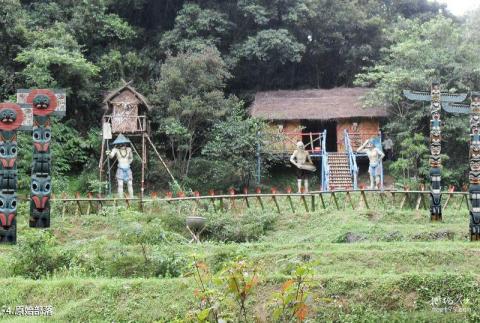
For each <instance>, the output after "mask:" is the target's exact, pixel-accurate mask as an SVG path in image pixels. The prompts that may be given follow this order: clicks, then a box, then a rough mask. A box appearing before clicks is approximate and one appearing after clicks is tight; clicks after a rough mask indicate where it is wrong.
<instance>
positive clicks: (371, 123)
mask: <svg viewBox="0 0 480 323" xmlns="http://www.w3.org/2000/svg"><path fill="white" fill-rule="evenodd" d="M354 122H357V123H358V132H360V133H363V134H369V135H370V134H371V136H373V135H374V134H376V133H378V132H379V130H380V123H379V121H378V119H374V118H365V119H364V118H362V119H345V120H339V121H338V122H337V149H338V151H339V152H343V151H345V145H344V144H343V141H344V130H345V129H347V131H349V132H351V131H352V128H353V123H354ZM327 136H328V134H327ZM350 139H351V141H352V148H353V149H354V150H356V149H357V148H358V147H359V146H360V145H361V144H362V139H361V138H360V137H358V136H353V137H351V138H350Z"/></svg>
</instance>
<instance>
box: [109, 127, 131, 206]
mask: <svg viewBox="0 0 480 323" xmlns="http://www.w3.org/2000/svg"><path fill="white" fill-rule="evenodd" d="M113 145H114V146H115V148H113V149H112V151H109V150H107V151H106V154H107V156H108V158H113V157H117V161H118V167H117V174H116V176H115V177H116V178H117V184H118V186H117V190H118V191H117V192H118V197H119V198H123V183H124V182H126V183H127V189H128V196H129V197H130V198H133V176H132V170H131V169H130V164H131V163H132V162H133V153H132V148H131V147H129V145H131V142H130V140H128V138H126V137H125V136H124V135H122V134H120V135H118V137H117V139H115V141H114V142H113Z"/></svg>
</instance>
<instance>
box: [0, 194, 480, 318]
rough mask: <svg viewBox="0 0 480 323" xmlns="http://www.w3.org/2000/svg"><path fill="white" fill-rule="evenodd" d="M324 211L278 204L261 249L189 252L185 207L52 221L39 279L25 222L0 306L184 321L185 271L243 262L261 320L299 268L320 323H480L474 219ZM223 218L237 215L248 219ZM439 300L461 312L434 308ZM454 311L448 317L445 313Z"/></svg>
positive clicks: (8, 254)
mask: <svg viewBox="0 0 480 323" xmlns="http://www.w3.org/2000/svg"><path fill="white" fill-rule="evenodd" d="M268 203H269V204H268V207H267V208H266V210H265V211H262V210H261V209H260V208H258V207H257V210H256V212H258V213H260V212H272V211H270V208H271V205H270V202H268ZM342 203H343V202H342ZM318 204H319V202H318V201H317V210H316V211H315V212H310V213H306V212H305V211H302V210H301V208H300V207H301V206H302V205H301V204H300V203H298V201H295V205H296V209H297V210H296V211H297V213H292V212H291V211H287V210H288V208H289V205H288V204H287V203H286V201H281V207H282V210H283V212H282V214H280V215H278V216H276V221H275V223H274V225H273V227H272V228H268V229H267V230H266V231H265V235H263V236H261V237H260V239H259V240H256V241H250V242H244V243H222V242H218V241H217V242H216V241H206V242H204V243H202V244H200V245H192V244H188V243H187V242H186V241H187V240H188V233H187V232H186V231H185V230H184V228H183V225H182V223H183V221H184V217H185V216H186V215H188V214H190V213H191V206H190V205H188V204H184V205H182V206H179V207H178V208H177V207H175V206H162V207H161V208H154V209H152V210H150V209H149V210H148V212H147V213H145V214H142V213H139V212H130V211H122V210H120V211H119V210H117V212H116V213H115V214H111V212H109V211H111V210H106V212H104V214H105V215H88V216H65V217H63V218H62V217H58V216H54V218H53V219H52V223H53V226H52V228H51V229H49V230H46V231H45V232H50V233H51V234H52V235H53V236H54V238H53V239H54V242H55V243H54V244H53V245H52V246H51V247H49V248H47V249H46V250H43V251H41V252H44V254H43V256H44V257H53V258H54V259H58V261H57V260H56V261H57V263H55V264H52V266H53V267H52V268H51V270H49V271H48V272H46V273H45V275H43V276H42V277H41V278H40V279H37V280H32V279H30V278H27V277H29V275H28V272H24V271H22V270H25V268H30V267H28V266H30V265H32V264H30V263H27V264H25V261H27V260H25V259H23V258H22V253H23V254H24V253H25V252H28V251H29V250H26V249H25V248H26V247H25V246H26V245H27V241H30V239H32V237H36V238H38V239H45V237H44V236H43V235H41V234H40V235H39V234H38V231H37V230H34V229H30V228H27V227H26V226H25V224H24V222H26V221H24V220H25V219H22V218H21V217H20V220H19V222H20V223H21V225H20V228H19V230H18V234H19V243H18V245H17V246H0V255H1V257H0V276H1V277H2V278H1V279H0V286H2V289H1V290H2V292H3V294H4V295H6V297H2V298H1V299H0V307H1V306H9V307H14V306H16V305H52V306H54V311H55V314H54V316H53V317H52V318H50V319H49V321H51V320H52V319H53V320H54V321H55V320H56V321H58V322H64V321H78V322H80V321H81V322H86V321H116V322H151V321H161V322H162V321H172V320H174V319H182V318H184V317H185V315H186V313H187V312H188V311H189V310H191V309H194V308H196V307H197V305H198V304H197V303H196V298H195V297H194V295H193V294H194V293H193V291H194V289H195V288H196V286H195V283H194V281H193V279H192V278H191V277H190V276H188V272H189V268H188V263H189V262H190V261H191V260H192V257H191V256H192V255H193V254H196V256H197V257H199V258H201V259H204V260H205V261H206V263H207V264H208V265H209V267H210V268H211V269H212V270H213V271H218V270H220V269H221V268H222V266H223V265H224V264H226V263H228V262H229V261H231V260H234V259H237V258H242V259H247V260H251V261H253V262H254V263H255V265H256V267H257V269H258V270H259V272H260V273H261V278H262V279H261V283H260V285H259V286H258V287H257V288H256V289H255V295H254V299H255V301H254V303H255V304H253V302H252V316H253V315H254V316H256V317H268V315H267V314H268V313H266V310H265V306H264V305H265V304H267V303H268V302H269V301H270V300H271V295H272V292H273V291H275V290H278V289H279V288H280V286H281V284H282V283H283V282H284V281H285V280H286V279H287V277H288V275H289V274H290V272H291V271H292V270H293V269H294V268H295V267H296V266H297V264H299V263H305V262H308V263H310V264H311V266H312V267H313V269H314V271H315V274H314V279H313V282H312V295H311V297H310V298H309V304H310V315H309V319H310V320H312V321H339V322H340V321H342V322H371V321H372V322H373V321H385V322H386V321H389V322H392V321H393V322H411V321H417V322H431V321H439V322H442V321H445V322H447V321H448V322H451V321H459V322H460V321H464V320H465V319H469V320H471V321H475V320H476V319H478V315H479V314H480V311H479V310H478V309H477V307H478V305H479V303H480V296H479V295H480V294H478V292H477V291H478V288H479V287H480V285H479V283H480V275H479V270H478V268H480V257H479V256H480V244H477V243H471V242H469V241H468V239H467V237H468V221H469V219H468V214H467V212H466V211H461V210H458V208H457V207H452V208H451V209H449V210H446V211H445V212H444V222H442V223H431V222H430V221H429V214H428V211H426V210H420V211H401V210H397V209H395V208H394V207H392V208H391V209H390V208H387V207H384V206H383V205H382V204H380V203H379V202H376V203H372V204H375V206H376V207H375V209H374V210H367V209H365V208H363V209H361V210H352V209H350V208H346V209H342V210H336V209H334V208H333V204H331V205H330V206H329V207H328V209H327V210H323V209H320V210H319V209H318V208H319V206H320V205H318ZM341 205H343V204H341ZM237 207H238V206H237ZM272 210H273V209H272ZM22 212H23V211H22ZM22 214H24V213H22ZM209 214H211V213H205V215H206V216H207V217H208V216H209ZM225 216H226V217H241V216H242V211H241V210H239V209H236V210H232V211H229V212H227V213H225ZM216 221H217V220H216ZM132 230H133V231H132ZM135 230H136V231H135ZM145 230H148V231H145ZM170 230H173V231H177V232H176V233H174V232H171V231H170ZM132 232H134V234H132ZM135 232H137V233H135ZM138 232H140V233H142V234H143V233H145V232H146V234H145V235H142V234H140V233H138ZM351 240H353V241H351ZM41 241H43V240H40V242H41ZM142 248H143V249H142ZM142 250H146V255H147V256H146V257H147V260H146V259H145V257H144V254H143V253H142ZM19 259H20V260H22V261H24V263H22V264H23V266H24V267H22V266H20V265H19V261H20V260H19ZM35 261H41V259H37V260H32V262H33V265H37V263H36V262H35ZM25 266H26V267H25ZM162 266H163V267H162ZM22 268H23V269H22ZM159 268H160V269H162V268H163V269H162V270H160V269H159ZM165 275H166V276H167V277H164V276H165ZM168 276H170V277H171V278H169V277H168ZM438 299H444V300H445V299H447V300H449V301H451V302H453V305H445V304H443V303H442V302H440V304H437V305H436V306H432V300H438ZM448 306H449V308H448V312H447V313H440V312H439V311H440V310H441V309H442V308H445V307H448ZM3 318H4V319H8V320H11V321H19V322H21V321H22V320H24V321H27V320H28V321H31V320H30V318H28V319H26V318H21V317H15V316H11V315H10V316H4V317H3ZM38 320H39V321H41V320H42V318H38Z"/></svg>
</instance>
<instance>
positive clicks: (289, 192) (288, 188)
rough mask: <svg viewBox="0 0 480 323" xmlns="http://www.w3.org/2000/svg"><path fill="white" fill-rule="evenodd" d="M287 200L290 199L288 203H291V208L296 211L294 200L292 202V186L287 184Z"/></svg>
mask: <svg viewBox="0 0 480 323" xmlns="http://www.w3.org/2000/svg"><path fill="white" fill-rule="evenodd" d="M286 191H287V194H289V195H287V200H288V203H289V204H290V208H291V209H292V212H293V213H295V208H294V207H293V202H292V197H291V196H290V194H292V188H291V187H290V186H287V189H286Z"/></svg>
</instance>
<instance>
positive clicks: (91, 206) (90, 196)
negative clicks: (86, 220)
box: [87, 192, 94, 215]
mask: <svg viewBox="0 0 480 323" xmlns="http://www.w3.org/2000/svg"><path fill="white" fill-rule="evenodd" d="M87 198H88V199H89V201H88V205H87V215H90V210H91V209H93V208H94V207H93V205H92V198H93V194H92V192H88V193H87Z"/></svg>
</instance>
